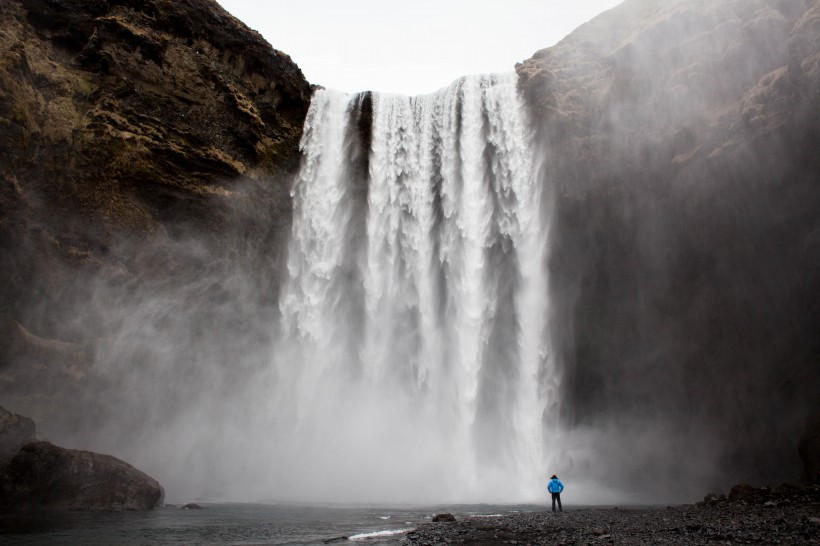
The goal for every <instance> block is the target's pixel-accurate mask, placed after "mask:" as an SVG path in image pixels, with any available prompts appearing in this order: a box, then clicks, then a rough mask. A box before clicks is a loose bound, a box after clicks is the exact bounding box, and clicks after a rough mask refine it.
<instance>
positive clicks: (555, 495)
mask: <svg viewBox="0 0 820 546" xmlns="http://www.w3.org/2000/svg"><path fill="white" fill-rule="evenodd" d="M555 501H558V510H560V511H561V512H563V511H564V508H563V507H562V506H561V493H553V494H552V511H553V512H555Z"/></svg>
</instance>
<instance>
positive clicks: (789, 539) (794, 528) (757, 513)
mask: <svg viewBox="0 0 820 546" xmlns="http://www.w3.org/2000/svg"><path fill="white" fill-rule="evenodd" d="M733 493H734V494H733V495H730V500H729V499H725V498H722V497H718V496H715V495H707V497H706V499H705V500H704V501H703V502H700V503H697V504H695V505H682V506H676V507H671V506H670V507H667V508H665V509H664V508H646V509H633V508H618V507H614V508H581V509H569V510H567V511H565V512H558V513H553V512H551V511H544V512H532V513H528V514H517V515H511V516H503V517H497V518H487V517H475V518H468V519H464V520H461V521H457V522H454V523H428V524H425V525H422V526H420V527H418V528H417V529H416V530H414V531H413V532H411V533H408V534H407V536H406V538H405V539H404V540H403V541H402V543H403V544H411V545H418V546H423V545H439V544H471V545H482V544H486V545H490V544H493V545H495V544H522V545H523V544H564V545H567V546H569V545H581V544H584V545H587V544H601V545H606V544H670V545H695V544H806V545H808V544H820V486H817V485H813V486H808V485H805V484H804V485H802V486H799V487H791V488H790V487H786V488H783V487H781V488H778V489H777V490H774V491H771V490H768V489H765V488H764V489H755V488H748V486H745V487H744V489H742V490H738V489H737V488H734V489H733ZM749 493H753V495H749Z"/></svg>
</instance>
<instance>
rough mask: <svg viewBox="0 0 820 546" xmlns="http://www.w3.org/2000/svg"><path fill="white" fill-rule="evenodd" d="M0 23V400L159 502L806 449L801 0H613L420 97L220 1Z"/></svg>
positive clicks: (788, 457) (653, 479)
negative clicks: (133, 470) (293, 46)
mask: <svg viewBox="0 0 820 546" xmlns="http://www.w3.org/2000/svg"><path fill="white" fill-rule="evenodd" d="M0 17H1V18H2V23H3V24H2V27H1V28H2V29H3V30H2V32H0V60H2V63H1V64H0V95H1V96H2V107H0V108H2V109H0V137H1V138H2V139H3V143H4V146H3V148H2V150H1V151H0V182H1V183H2V186H1V187H0V248H2V258H0V276H2V283H0V284H1V285H2V288H0V297H2V301H3V305H2V309H0V331H2V342H0V400H2V405H3V406H5V407H7V408H9V409H12V411H14V412H16V413H21V414H24V415H28V416H30V417H32V418H34V419H35V421H36V422H37V424H38V429H39V430H41V432H42V434H43V435H44V436H46V437H47V438H48V439H49V440H51V441H54V442H55V443H59V444H60V445H65V446H67V447H72V448H81V449H93V450H95V451H99V452H102V453H110V454H114V455H116V456H119V457H122V458H123V459H125V460H127V461H129V462H131V463H132V464H134V465H135V466H137V467H138V468H140V469H142V470H144V471H145V472H147V473H148V474H150V475H151V476H154V477H155V478H157V480H158V481H159V482H160V483H162V484H163V485H164V486H165V489H166V493H167V495H168V497H169V498H172V499H196V498H206V499H216V500H248V499H255V500H258V499H277V500H300V501H321V502H497V503H500V502H530V501H533V502H534V501H538V500H539V499H540V498H541V495H542V493H543V486H544V478H545V477H546V476H548V475H549V474H552V473H556V472H557V473H558V474H559V475H561V477H562V478H563V479H564V480H565V482H568V483H572V484H573V489H574V498H575V501H576V502H579V503H591V504H595V503H597V504H602V503H615V502H682V501H686V500H691V499H693V498H699V497H700V496H702V495H703V493H704V492H705V491H709V490H723V491H726V490H728V487H729V486H731V485H732V484H734V483H737V482H740V481H748V482H752V483H761V484H762V483H771V484H773V485H774V484H776V483H778V482H780V481H784V480H788V479H799V478H801V477H802V478H805V479H811V478H813V477H814V476H815V474H816V473H817V471H818V449H820V448H818V442H819V441H820V440H819V439H818V438H819V437H818V434H820V425H818V421H819V420H820V416H819V415H818V397H817V389H816V385H817V384H818V380H820V337H819V336H818V332H820V235H818V234H820V217H818V215H817V212H816V211H817V210H820V208H818V205H820V185H818V180H820V177H819V176H818V173H820V154H818V152H817V150H818V149H820V136H819V135H820V132H819V130H820V118H819V117H818V116H820V104H819V103H820V95H818V89H820V2H817V1H813V0H811V1H810V0H781V1H777V2H771V1H763V0H731V1H726V2H719V3H715V2H706V1H702V0H675V1H672V2H656V1H653V0H627V1H626V2H624V3H623V4H621V5H620V6H618V7H617V8H615V9H613V10H611V11H609V12H607V13H605V14H603V15H602V16H600V17H598V18H596V19H594V20H593V21H591V22H589V23H587V24H585V25H583V26H582V27H580V28H579V29H578V30H576V31H575V32H574V33H573V34H571V35H570V36H568V37H567V38H566V39H564V40H563V41H562V42H560V43H559V44H557V45H555V46H554V47H551V48H549V49H546V50H542V51H539V52H536V53H535V54H534V55H533V57H532V58H530V59H527V60H525V61H523V62H522V63H519V64H518V65H516V67H515V72H510V73H509V74H499V75H485V76H471V77H465V78H462V79H460V80H458V81H456V82H454V83H453V84H451V85H450V86H449V87H447V88H445V89H442V90H441V91H439V92H437V93H434V94H430V95H424V96H419V97H401V96H393V95H379V94H375V93H368V92H364V93H360V94H357V95H346V94H343V93H340V92H337V91H333V90H326V89H322V88H319V87H315V86H314V87H311V86H310V85H309V84H308V82H306V81H305V80H304V78H303V77H302V76H301V72H300V71H299V69H298V67H297V66H296V64H295V63H294V62H293V60H291V59H290V58H289V57H287V55H285V54H284V53H281V52H279V51H276V50H274V49H272V48H271V47H270V46H269V45H268V44H267V43H266V42H265V41H264V40H263V39H262V38H261V37H260V36H259V35H258V34H256V33H254V32H253V31H251V30H249V29H248V28H247V27H246V26H245V25H244V24H242V23H240V22H239V21H237V20H235V19H233V18H232V17H231V16H230V15H229V14H227V13H226V12H225V11H224V10H222V9H221V8H220V7H219V6H218V5H217V4H216V3H215V2H212V1H210V0H186V1H185V2H175V3H168V2H161V1H159V0H149V1H147V2H135V1H130V0H107V1H100V2H66V1H62V0H15V1H13V2H6V3H4V4H3V5H2V6H0ZM274 45H275V44H274ZM296 61H297V62H298V59H297V60H296ZM514 61H515V60H511V64H512V62H514ZM511 68H512V66H511Z"/></svg>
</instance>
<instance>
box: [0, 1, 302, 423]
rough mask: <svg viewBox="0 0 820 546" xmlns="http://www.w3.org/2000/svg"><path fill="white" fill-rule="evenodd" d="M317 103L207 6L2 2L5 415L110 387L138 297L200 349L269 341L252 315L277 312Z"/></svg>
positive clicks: (289, 65) (0, 388)
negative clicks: (296, 182) (152, 302)
mask: <svg viewBox="0 0 820 546" xmlns="http://www.w3.org/2000/svg"><path fill="white" fill-rule="evenodd" d="M310 95H311V88H310V86H309V84H308V83H307V82H306V80H305V79H304V77H303V75H302V73H301V71H300V70H299V68H298V67H297V66H296V65H295V64H294V62H293V61H292V60H291V59H290V58H289V57H288V56H287V55H285V54H283V53H281V52H279V51H276V50H274V49H273V48H271V46H270V45H269V44H267V43H266V42H265V41H264V40H263V39H262V38H261V36H259V35H258V34H257V33H256V32H254V31H251V30H250V29H248V28H247V27H246V26H245V25H244V24H242V23H240V22H239V21H237V20H236V19H234V18H233V17H232V16H230V15H229V14H228V13H227V12H225V11H224V10H223V9H222V8H221V7H220V6H219V5H218V4H217V3H216V2H214V1H211V0H183V1H179V2H164V1H159V0H148V1H142V0H140V1H129V0H119V1H118V0H110V1H109V0H101V1H94V2H68V1H62V0H13V1H8V2H2V4H0V141H1V142H2V143H3V145H2V146H1V147H0V301H2V305H0V392H2V393H3V394H5V395H6V396H7V397H6V403H8V404H9V405H10V406H12V407H16V408H25V410H26V413H29V414H31V415H33V416H34V417H35V418H36V419H37V420H38V421H40V422H42V423H48V422H49V419H48V418H47V417H46V416H45V415H44V414H42V413H38V412H37V411H35V410H34V409H32V408H35V407H45V406H48V405H49V404H51V407H52V409H53V411H54V413H55V414H56V415H58V416H59V415H60V414H65V413H66V412H60V411H59V410H58V408H59V404H58V403H57V402H56V400H57V399H58V398H61V397H62V398H64V397H66V396H69V397H71V396H73V395H74V394H77V393H80V392H89V391H91V392H93V391H94V390H95V389H99V388H102V385H100V384H98V383H93V382H92V384H88V383H89V379H88V377H89V373H90V370H91V368H92V367H93V366H94V362H98V363H99V362H103V364H102V366H101V368H104V367H105V366H106V365H107V363H105V360H106V359H107V358H109V357H111V356H112V354H111V353H112V352H113V351H114V349H113V341H112V340H111V336H112V335H114V334H116V333H117V332H122V329H121V328H122V321H123V320H125V319H126V318H127V317H124V316H122V313H121V314H120V315H112V314H111V313H109V312H108V311H109V310H111V309H115V308H122V309H128V311H127V313H128V314H129V316H132V317H135V318H136V314H137V311H136V310H135V306H136V307H138V306H137V305H136V303H138V302H140V301H143V300H144V299H145V297H144V294H150V295H151V297H154V298H158V299H162V300H163V301H164V307H162V308H161V309H158V308H154V314H153V315H152V316H150V317H141V318H143V319H147V320H150V321H154V322H153V327H155V328H157V329H159V330H165V331H172V330H174V328H177V329H184V330H185V331H186V332H189V333H190V332H191V331H193V332H194V333H192V334H190V335H188V336H187V338H186V339H187V340H188V341H187V343H188V344H189V345H196V344H197V341H198V340H201V339H203V338H204V339H207V338H209V337H211V338H213V337H215V336H218V337H220V338H221V339H233V341H234V343H235V344H236V345H237V346H238V345H240V344H242V343H251V342H252V341H255V342H259V341H260V340H259V338H260V337H264V336H265V335H267V327H268V325H267V324H266V325H265V326H264V330H262V326H260V329H254V328H253V324H250V325H249V324H244V323H242V321H241V317H242V316H243V314H244V313H251V312H253V313H256V314H259V313H262V312H263V310H264V311H265V312H268V311H269V310H270V309H271V308H272V306H273V304H274V303H275V302H276V300H277V294H278V279H279V277H280V275H278V274H277V269H278V268H279V267H281V264H282V260H281V258H282V256H283V254H284V241H285V238H286V235H287V227H288V226H289V224H290V214H291V205H290V196H289V177H290V175H291V173H292V172H293V170H294V169H295V167H296V166H297V165H298V142H299V139H300V137H301V131H302V122H303V119H304V117H305V115H306V112H307V108H308V105H309V101H310ZM239 271H241V272H242V274H243V283H242V285H241V286H239V284H238V283H237V282H232V281H231V279H234V280H235V279H236V277H237V274H238V272H239ZM214 308H216V309H217V312H212V311H213V310H214ZM124 312H125V311H124ZM162 321H165V322H164V323H163V322H162ZM192 322H193V324H191V323H192ZM188 348H189V347H186V346H185V345H184V344H180V346H179V349H180V351H184V350H186V349H188ZM154 356H156V355H151V357H154ZM145 358H149V357H148V356H144V358H142V360H141V359H140V357H139V355H134V354H131V355H127V356H125V357H123V358H122V359H121V360H126V361H128V364H127V365H128V366H129V367H134V366H139V365H140V362H141V361H144V359H145ZM97 371H99V370H97ZM96 375H98V376H99V373H97V374H96ZM95 381H97V382H99V381H103V380H102V379H99V377H98V378H97V379H96V380H95ZM105 381H109V380H108V379H106V380H105ZM55 397H56V398H55ZM92 422H93V418H92Z"/></svg>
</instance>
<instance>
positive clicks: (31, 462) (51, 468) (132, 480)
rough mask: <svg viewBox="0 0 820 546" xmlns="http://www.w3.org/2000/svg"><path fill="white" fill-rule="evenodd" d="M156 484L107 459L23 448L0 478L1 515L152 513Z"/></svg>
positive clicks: (41, 445) (46, 446) (38, 445)
mask: <svg viewBox="0 0 820 546" xmlns="http://www.w3.org/2000/svg"><path fill="white" fill-rule="evenodd" d="M163 498H164V492H163V490H162V487H161V486H160V485H159V483H157V481H156V480H154V479H153V478H151V477H150V476H148V475H146V474H144V473H143V472H141V471H139V470H137V469H136V468H134V467H133V466H131V465H129V464H127V463H125V462H123V461H121V460H119V459H117V458H115V457H111V456H110V455H100V454H98V453H91V452H89V451H80V450H75V449H64V448H61V447H57V446H54V445H52V444H50V443H48V442H32V443H29V444H26V445H25V446H23V448H22V449H21V450H20V451H19V452H18V453H17V455H16V456H15V457H14V458H13V459H12V460H11V461H10V462H9V463H8V465H7V466H6V468H5V471H4V472H3V474H2V476H0V511H4V512H11V511H31V510H36V511H40V510H59V511H65V510H151V509H153V508H154V507H156V506H159V505H161V504H162V501H163Z"/></svg>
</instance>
